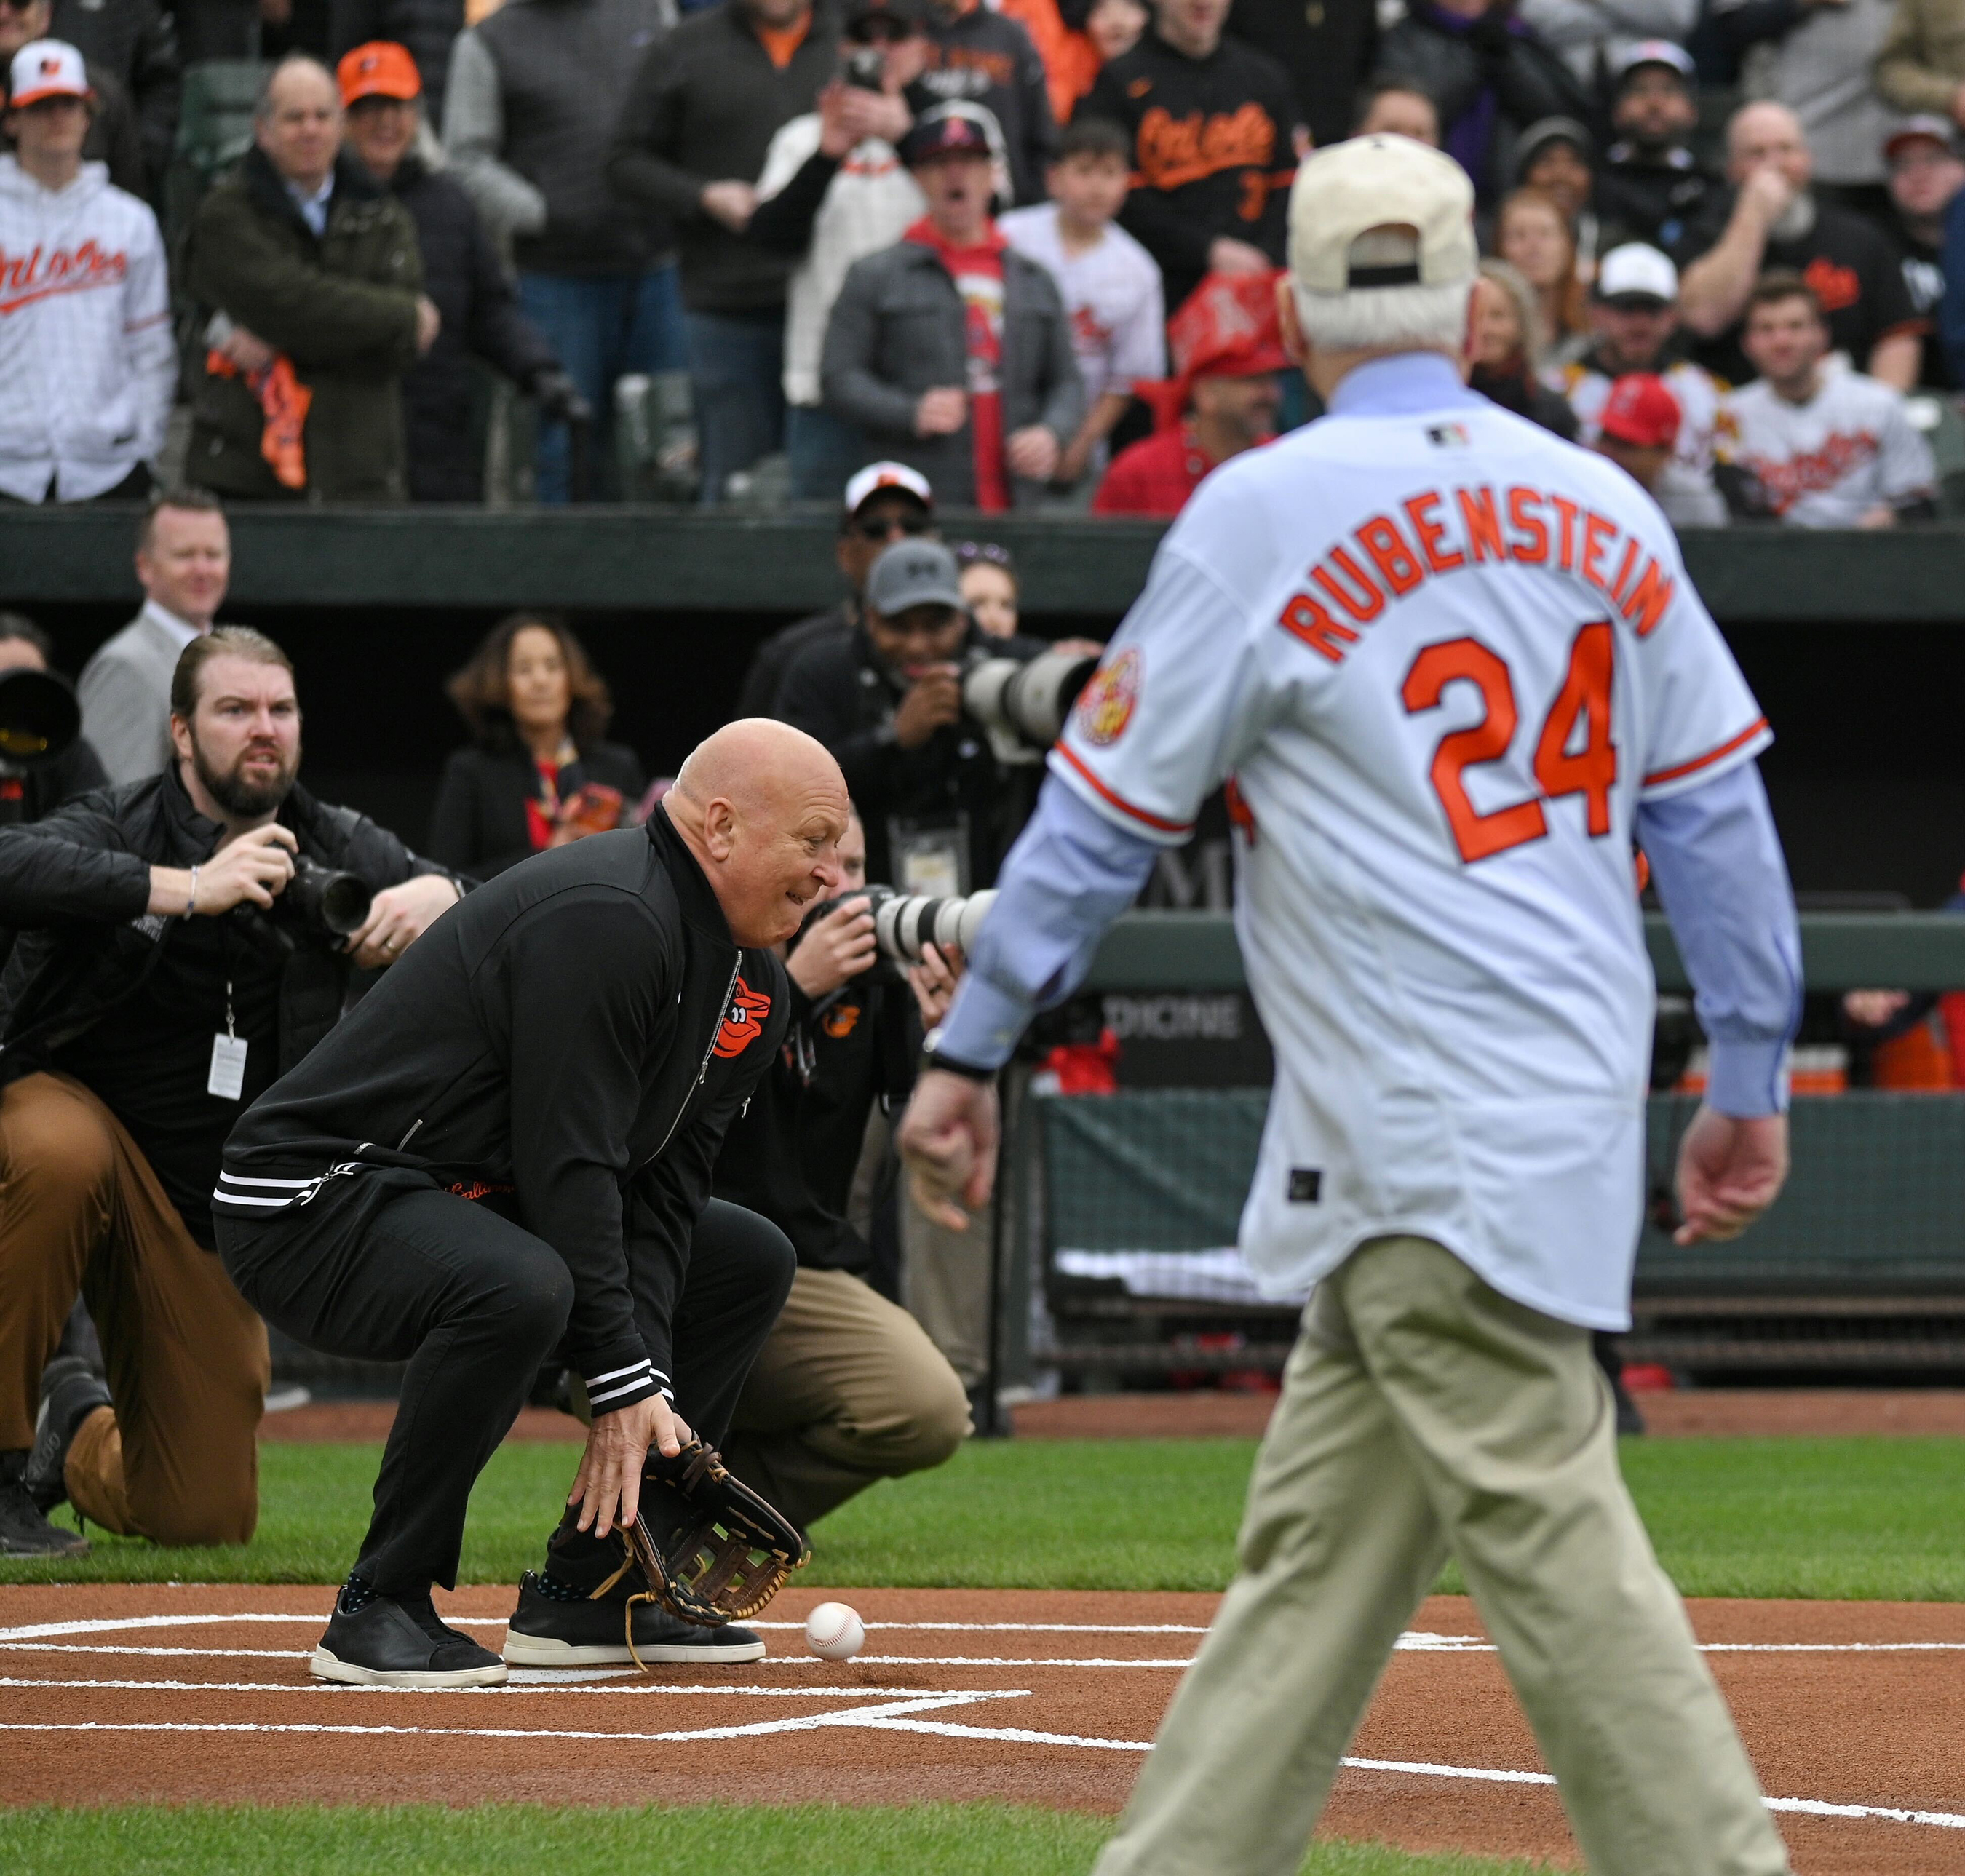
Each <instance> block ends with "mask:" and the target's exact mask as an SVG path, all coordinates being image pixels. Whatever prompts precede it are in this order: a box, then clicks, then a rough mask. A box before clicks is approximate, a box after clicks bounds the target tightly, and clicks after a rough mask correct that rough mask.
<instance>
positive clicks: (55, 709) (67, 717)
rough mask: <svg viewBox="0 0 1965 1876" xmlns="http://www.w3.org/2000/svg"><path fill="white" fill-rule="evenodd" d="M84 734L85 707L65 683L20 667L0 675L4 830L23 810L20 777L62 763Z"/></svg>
mask: <svg viewBox="0 0 1965 1876" xmlns="http://www.w3.org/2000/svg"><path fill="white" fill-rule="evenodd" d="M80 734H82V707H81V705H79V704H78V703H77V702H76V700H75V692H73V691H72V689H69V684H68V680H67V679H66V678H60V677H56V676H55V675H54V674H53V673H52V672H50V671H37V670H32V669H30V668H28V667H16V668H15V669H14V670H11V671H5V672H0V784H4V783H5V782H6V781H7V779H8V778H10V777H11V778H13V779H14V785H13V786H11V787H7V786H5V785H0V826H4V825H5V824H9V823H11V822H14V821H19V820H20V818H21V815H22V813H23V812H24V797H23V795H22V792H21V786H20V782H19V778H20V777H21V776H24V775H25V774H26V773H27V771H28V770H29V769H40V768H43V767H45V766H47V764H48V763H51V762H55V761H58V760H59V759H60V758H61V757H63V756H64V755H66V753H68V751H69V750H70V749H71V748H72V747H73V746H74V744H75V739H76V737H78V736H79V735H80Z"/></svg>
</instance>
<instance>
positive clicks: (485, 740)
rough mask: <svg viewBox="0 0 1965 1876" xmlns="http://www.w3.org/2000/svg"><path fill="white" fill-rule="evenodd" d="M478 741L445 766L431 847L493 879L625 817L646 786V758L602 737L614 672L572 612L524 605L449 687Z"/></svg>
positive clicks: (477, 876) (495, 631)
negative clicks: (554, 613) (583, 636)
mask: <svg viewBox="0 0 1965 1876" xmlns="http://www.w3.org/2000/svg"><path fill="white" fill-rule="evenodd" d="M446 689H448V690H449V693H450V699H451V702H452V703H454V704H455V705H456V706H457V709H458V715H461V716H462V718H464V720H465V723H466V724H468V725H469V726H470V728H471V734H472V737H473V739H474V740H473V741H472V743H471V746H470V747H468V748H465V749H460V750H457V751H456V752H455V753H453V754H452V757H451V758H450V760H449V761H448V762H447V763H445V765H444V771H443V779H442V782H441V783H440V784H439V786H438V789H437V798H436V811H435V812H434V813H433V815H432V816H431V819H430V839H429V845H430V851H431V853H432V854H433V856H437V857H439V858H441V859H442V862H443V864H444V865H445V866H455V868H456V869H458V871H459V872H464V873H468V874H469V875H471V877H472V878H474V879H490V877H491V876H492V875H493V874H494V873H501V872H503V871H504V870H505V869H506V868H507V867H508V866H516V865H517V864H518V863H519V861H520V860H522V859H529V858H530V857H531V856H532V855H533V854H535V853H545V851H546V850H548V849H549V848H552V847H556V846H565V845H566V844H567V843H568V841H570V840H580V839H581V838H582V837H584V836H585V835H587V834H605V833H606V832H607V831H608V830H609V829H610V828H613V827H619V825H620V824H621V820H622V805H623V803H624V802H626V801H636V800H638V799H639V798H640V797H641V795H642V790H643V789H644V788H645V785H646V782H645V778H644V776H642V765H641V762H640V760H639V759H638V757H636V755H635V752H634V751H633V750H632V749H629V748H628V747H626V745H625V744H620V743H609V742H606V741H603V740H602V739H603V736H604V734H605V733H606V728H607V724H608V720H609V718H610V717H611V716H612V715H613V708H614V706H613V699H611V698H610V697H609V695H608V691H607V685H606V679H603V677H601V676H600V674H599V673H597V671H596V670H594V668H593V665H592V664H591V663H590V662H589V660H588V659H587V653H586V651H585V650H584V648H583V647H582V646H581V644H580V641H579V640H578V639H577V638H575V637H574V635H573V634H572V632H571V631H570V630H569V629H568V628H567V626H566V625H564V624H563V623H562V622H561V621H559V620H558V619H556V618H551V617H548V616H547V615H543V614H540V613H537V612H514V613H513V614H512V615H510V617H509V618H503V619H501V620H500V621H499V622H498V623H497V625H494V626H493V627H492V628H491V630H490V632H489V633H488V634H487V635H486V637H485V638H484V642H483V643H482V644H480V645H479V646H478V649H477V650H476V652H474V654H472V657H471V662H470V663H468V664H467V665H465V667H464V668H463V669H462V670H461V671H459V672H458V673H457V674H456V675H455V676H454V677H452V679H451V680H450V682H449V685H448V686H446Z"/></svg>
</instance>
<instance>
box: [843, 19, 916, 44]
mask: <svg viewBox="0 0 1965 1876" xmlns="http://www.w3.org/2000/svg"><path fill="white" fill-rule="evenodd" d="M913 34H914V29H913V28H912V27H910V26H908V25H905V24H903V23H902V21H899V20H882V19H872V20H862V21H860V24H858V25H857V26H855V27H853V28H852V29H851V31H849V32H848V33H847V35H846V40H847V44H849V45H853V46H898V45H900V44H902V43H904V42H905V41H906V40H909V39H910V38H912V37H913Z"/></svg>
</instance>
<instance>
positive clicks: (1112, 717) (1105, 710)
mask: <svg viewBox="0 0 1965 1876" xmlns="http://www.w3.org/2000/svg"><path fill="white" fill-rule="evenodd" d="M1140 662H1141V660H1140V648H1139V647H1138V646H1137V645H1128V646H1127V647H1126V649H1125V650H1124V651H1122V652H1121V653H1120V654H1119V655H1118V657H1116V658H1114V659H1113V660H1112V661H1111V663H1109V664H1103V665H1101V666H1100V667H1099V668H1098V670H1095V671H1094V672H1093V673H1092V677H1091V679H1090V681H1089V683H1087V684H1086V685H1085V688H1084V689H1083V690H1082V691H1081V692H1079V698H1078V730H1079V734H1080V735H1081V736H1082V737H1084V738H1085V740H1086V741H1087V742H1088V743H1089V744H1091V745H1092V747H1093V748H1095V749H1108V748H1110V747H1111V745H1112V744H1114V743H1116V742H1117V741H1118V740H1119V738H1120V737H1121V736H1123V735H1124V734H1125V731H1126V725H1127V724H1129V723H1130V722H1131V721H1132V720H1133V706H1134V705H1135V704H1137V702H1139V700H1140Z"/></svg>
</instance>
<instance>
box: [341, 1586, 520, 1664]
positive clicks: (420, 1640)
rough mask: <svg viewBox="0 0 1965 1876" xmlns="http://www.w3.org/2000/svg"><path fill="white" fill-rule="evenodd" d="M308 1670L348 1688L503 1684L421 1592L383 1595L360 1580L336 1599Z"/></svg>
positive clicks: (490, 1657)
mask: <svg viewBox="0 0 1965 1876" xmlns="http://www.w3.org/2000/svg"><path fill="white" fill-rule="evenodd" d="M310 1672H312V1674H313V1675H314V1678H315V1679H316V1680H317V1681H339V1682H343V1684H345V1685H348V1686H351V1687H411V1688H432V1687H496V1686H498V1685H500V1683H502V1682H503V1681H504V1679H505V1678H506V1669H505V1664H504V1662H502V1661H500V1659H498V1657H497V1656H496V1655H494V1654H493V1653H491V1652H490V1650H489V1649H486V1648H481V1647H479V1646H478V1644H477V1643H475V1642H474V1641H473V1640H471V1637H469V1636H468V1635H460V1634H459V1633H458V1632H457V1630H455V1629H454V1628H450V1627H446V1626H445V1624H444V1623H443V1622H442V1621H441V1620H440V1619H439V1617H438V1615H437V1612H436V1608H435V1607H434V1606H433V1605H432V1603H431V1601H430V1599H429V1591H428V1590H427V1589H426V1590H425V1591H424V1592H423V1594H422V1595H420V1596H381V1595H377V1594H376V1593H375V1591H374V1590H372V1589H371V1588H369V1587H368V1585H367V1584H366V1583H365V1582H362V1579H360V1578H359V1576H351V1577H349V1579H348V1581H347V1582H346V1584H345V1585H343V1588H342V1592H341V1594H340V1595H339V1596H337V1597H336V1598H335V1601H334V1614H333V1616H332V1617H330V1618H329V1621H328V1624H327V1633H326V1634H325V1635H323V1636H322V1637H321V1638H320V1646H318V1647H317V1648H316V1649H315V1650H314V1659H313V1661H312V1662H311V1663H310Z"/></svg>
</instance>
